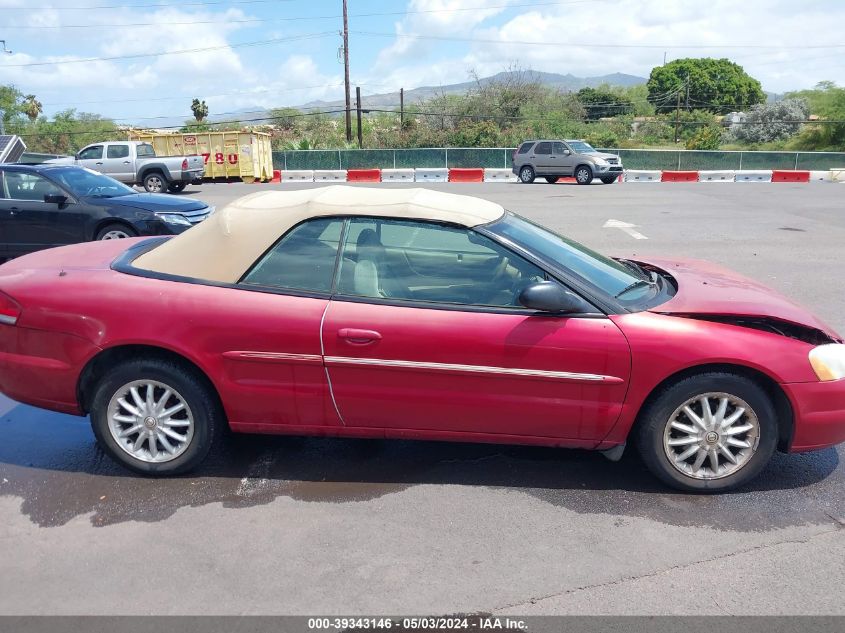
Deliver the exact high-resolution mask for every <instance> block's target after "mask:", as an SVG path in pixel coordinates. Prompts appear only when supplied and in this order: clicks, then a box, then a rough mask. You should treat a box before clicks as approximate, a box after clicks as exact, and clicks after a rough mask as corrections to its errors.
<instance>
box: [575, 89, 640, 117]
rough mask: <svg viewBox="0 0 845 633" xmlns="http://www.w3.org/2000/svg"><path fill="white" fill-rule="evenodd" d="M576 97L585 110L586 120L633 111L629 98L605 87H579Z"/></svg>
mask: <svg viewBox="0 0 845 633" xmlns="http://www.w3.org/2000/svg"><path fill="white" fill-rule="evenodd" d="M577 97H578V100H579V101H580V102H581V105H583V106H584V110H586V112H587V120H588V121H595V120H597V119H603V118H607V117H614V116H620V115H625V114H632V113H633V112H634V103H633V101H631V99H629V98H628V97H625V96H622V95H619V94H617V93H615V92H613V91H611V90H610V89H608V88H606V87H599V88H581V90H579V91H578V92H577Z"/></svg>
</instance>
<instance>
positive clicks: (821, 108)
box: [786, 81, 845, 151]
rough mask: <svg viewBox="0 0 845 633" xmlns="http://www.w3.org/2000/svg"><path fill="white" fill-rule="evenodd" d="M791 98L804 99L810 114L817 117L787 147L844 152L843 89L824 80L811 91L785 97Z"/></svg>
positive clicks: (844, 96) (844, 116)
mask: <svg viewBox="0 0 845 633" xmlns="http://www.w3.org/2000/svg"><path fill="white" fill-rule="evenodd" d="M786 96H787V97H788V98H790V99H804V100H805V101H807V103H809V104H810V113H811V114H814V115H816V116H818V117H819V121H818V122H817V123H811V124H808V125H805V126H804V129H803V131H802V132H801V134H799V135H798V136H797V137H796V139H795V140H794V141H793V142H790V145H791V146H792V147H794V148H795V149H804V150H819V151H822V150H827V151H845V123H843V121H845V88H842V87H840V86H837V85H836V84H835V83H833V82H832V81H823V82H821V83H819V84H818V85H816V88H815V89H814V90H801V91H799V92H791V93H789V94H787V95H786Z"/></svg>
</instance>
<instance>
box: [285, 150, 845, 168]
mask: <svg viewBox="0 0 845 633" xmlns="http://www.w3.org/2000/svg"><path fill="white" fill-rule="evenodd" d="M601 151H606V152H611V153H613V154H619V156H620V157H621V158H622V163H623V164H624V165H625V167H626V168H627V169H661V170H663V169H665V170H675V169H678V170H701V169H729V170H736V169H822V170H823V169H832V168H839V167H842V168H845V152H734V151H731V152H727V151H725V152H723V151H702V150H673V149H672V150H663V149H604V150H601ZM513 152H514V149H513V148H504V147H500V148H465V147H449V148H429V149H351V150H343V149H342V150H333V149H327V150H322V149H317V150H291V151H284V152H273V168H274V169H282V170H296V169H372V168H379V169H401V168H403V167H406V168H407V167H429V168H432V167H500V168H501V167H504V168H509V167H510V166H511V155H512V154H513Z"/></svg>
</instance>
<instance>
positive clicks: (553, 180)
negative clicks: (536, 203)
mask: <svg viewBox="0 0 845 633" xmlns="http://www.w3.org/2000/svg"><path fill="white" fill-rule="evenodd" d="M557 179H558V177H557V176H546V182H547V183H549V184H550V185H553V184H555V183H556V182H557Z"/></svg>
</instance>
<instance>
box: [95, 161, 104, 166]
mask: <svg viewBox="0 0 845 633" xmlns="http://www.w3.org/2000/svg"><path fill="white" fill-rule="evenodd" d="M94 164H95V165H102V164H103V163H102V161H100V162H99V163H94Z"/></svg>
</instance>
